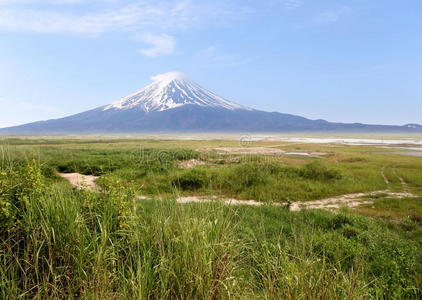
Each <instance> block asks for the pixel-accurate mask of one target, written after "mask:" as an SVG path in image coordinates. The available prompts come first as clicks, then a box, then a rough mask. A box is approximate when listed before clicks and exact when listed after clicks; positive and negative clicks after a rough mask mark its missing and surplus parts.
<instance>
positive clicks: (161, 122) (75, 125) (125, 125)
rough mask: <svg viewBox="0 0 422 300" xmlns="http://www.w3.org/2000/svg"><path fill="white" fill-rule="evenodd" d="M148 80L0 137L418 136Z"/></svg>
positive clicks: (179, 82)
mask: <svg viewBox="0 0 422 300" xmlns="http://www.w3.org/2000/svg"><path fill="white" fill-rule="evenodd" d="M0 1H1V0H0ZM151 79H152V80H153V82H152V83H151V84H150V85H148V86H146V87H145V88H143V89H142V90H140V91H138V92H136V93H133V94H131V95H129V96H126V97H123V98H121V99H120V100H118V101H116V102H114V103H111V104H109V105H104V106H100V107H97V108H94V109H91V110H88V111H85V112H81V113H79V114H76V115H72V116H68V117H65V118H60V119H55V120H48V121H40V122H34V123H29V124H24V125H20V126H15V127H9V128H3V129H0V134H18V135H19V134H25V135H27V134H29V135H33V134H41V135H45V134H69V133H140V132H150V133H153V132H291V131H306V132H308V131H318V132H319V131H323V132H334V131H340V132H344V131H349V132H418V133H420V132H422V126H419V125H417V124H408V125H405V126H383V125H365V124H357V123H355V124H345V123H330V122H327V121H324V120H310V119H307V118H304V117H300V116H295V115H290V114H285V113H278V112H266V111H260V110H256V109H251V108H248V107H244V106H242V105H239V104H236V103H233V102H230V101H228V100H225V99H223V98H222V97H219V96H217V95H216V94H214V93H212V92H210V91H208V90H206V89H204V88H202V87H201V86H199V85H198V84H196V83H195V82H193V81H192V80H190V79H189V78H188V77H187V76H186V75H184V74H182V73H179V72H169V73H165V74H160V75H156V76H153V77H151ZM257 100H258V101H259V100H260V99H257Z"/></svg>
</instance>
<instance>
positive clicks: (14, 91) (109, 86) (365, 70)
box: [0, 0, 422, 127]
mask: <svg viewBox="0 0 422 300" xmlns="http://www.w3.org/2000/svg"><path fill="white" fill-rule="evenodd" d="M168 71H181V72H184V73H186V74H188V75H189V76H190V77H191V78H192V79H193V80H195V81H196V82H198V83H199V84H201V85H202V86H204V87H205V88H207V89H209V90H212V91H214V92H215V93H216V94H218V95H220V96H222V97H224V98H226V99H228V100H231V101H235V102H237V103H240V104H243V105H246V106H250V107H253V108H257V109H262V110H267V111H279V112H286V113H292V114H298V115H302V116H305V117H309V118H312V119H319V118H322V119H326V120H329V121H342V122H365V123H382V124H405V123H422V113H421V112H422V2H421V1H420V0H409V1H392V0H372V1H368V0H354V1H341V0H337V1H329V0H327V1H325V0H324V1H323V0H321V1H317V0H262V1H256V0H254V1H252V0H243V1H241V0H226V1H222V0H201V1H199V0H197V1H195V0H173V1H169V0H156V1H152V0H142V1H128V0H0V127H3V126H9V125H16V124H22V123H26V122H30V121H35V120H42V119H50V118H57V117H62V116H66V115H70V114H74V113H78V112H81V111H84V110H88V109H91V108H95V107H97V106H101V105H104V104H107V103H109V102H112V101H115V100H117V99H118V98H120V97H122V96H125V95H127V94H129V93H132V92H134V91H136V90H139V89H141V88H142V87H144V86H145V85H147V84H149V83H150V77H151V76H152V75H155V74H159V73H164V72H168Z"/></svg>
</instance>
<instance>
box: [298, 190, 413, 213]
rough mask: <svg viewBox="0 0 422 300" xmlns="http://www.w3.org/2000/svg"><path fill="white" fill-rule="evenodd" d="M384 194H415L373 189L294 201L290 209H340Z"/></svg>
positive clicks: (369, 201) (371, 201)
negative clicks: (365, 191)
mask: <svg viewBox="0 0 422 300" xmlns="http://www.w3.org/2000/svg"><path fill="white" fill-rule="evenodd" d="M377 196H382V197H383V198H413V197H416V196H415V195H414V194H411V193H408V192H402V193H395V192H391V191H389V190H382V191H373V192H367V193H355V194H346V195H341V196H336V197H332V198H327V199H321V200H315V201H308V202H293V203H292V204H291V205H290V210H292V211H299V210H303V209H339V208H341V207H356V206H359V205H362V204H372V203H374V201H373V200H371V198H372V197H373V198H376V197H377Z"/></svg>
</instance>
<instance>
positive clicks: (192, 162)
mask: <svg viewBox="0 0 422 300" xmlns="http://www.w3.org/2000/svg"><path fill="white" fill-rule="evenodd" d="M205 164H206V163H205V162H204V161H202V160H199V159H189V160H184V161H182V162H180V163H178V164H177V166H178V167H179V168H182V169H193V168H195V167H197V166H202V165H205Z"/></svg>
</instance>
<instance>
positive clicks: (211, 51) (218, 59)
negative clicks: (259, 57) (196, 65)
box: [196, 45, 250, 68]
mask: <svg viewBox="0 0 422 300" xmlns="http://www.w3.org/2000/svg"><path fill="white" fill-rule="evenodd" d="M196 59H197V60H199V61H201V65H203V66H207V67H210V68H230V67H237V66H240V65H244V64H247V63H249V62H250V59H245V58H241V57H238V56H237V55H233V54H227V53H226V52H225V51H223V49H222V48H221V47H220V46H219V45H211V46H209V47H208V48H205V49H202V50H201V51H199V52H198V54H197V55H196Z"/></svg>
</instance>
